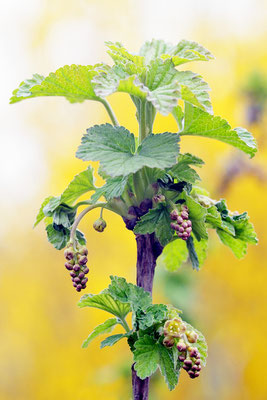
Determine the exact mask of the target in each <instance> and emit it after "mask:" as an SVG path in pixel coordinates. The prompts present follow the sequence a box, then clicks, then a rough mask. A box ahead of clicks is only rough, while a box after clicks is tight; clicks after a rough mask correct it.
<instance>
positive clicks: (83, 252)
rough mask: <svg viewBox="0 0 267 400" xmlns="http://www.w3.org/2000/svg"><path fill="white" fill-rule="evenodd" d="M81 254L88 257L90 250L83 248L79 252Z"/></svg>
mask: <svg viewBox="0 0 267 400" xmlns="http://www.w3.org/2000/svg"><path fill="white" fill-rule="evenodd" d="M79 254H81V256H87V254H88V250H87V248H86V247H85V246H83V247H82V248H81V249H80V250H79Z"/></svg>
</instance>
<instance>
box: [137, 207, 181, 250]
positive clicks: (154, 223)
mask: <svg viewBox="0 0 267 400" xmlns="http://www.w3.org/2000/svg"><path fill="white" fill-rule="evenodd" d="M170 224H171V218H170V213H169V211H168V209H167V208H166V207H165V206H164V205H162V204H159V205H158V206H157V207H156V208H152V209H151V210H149V212H148V213H147V214H145V215H143V216H142V217H141V218H140V220H139V221H138V222H137V224H136V226H135V228H134V232H135V233H139V234H141V235H144V234H146V233H153V232H155V233H156V236H157V238H158V239H159V241H160V243H161V244H162V246H166V244H167V243H169V241H170V240H171V239H172V236H173V231H172V230H171V228H170Z"/></svg>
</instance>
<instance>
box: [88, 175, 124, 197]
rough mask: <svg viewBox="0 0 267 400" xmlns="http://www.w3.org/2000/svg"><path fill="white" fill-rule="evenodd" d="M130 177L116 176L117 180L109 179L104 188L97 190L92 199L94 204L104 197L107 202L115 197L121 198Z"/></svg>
mask: <svg viewBox="0 0 267 400" xmlns="http://www.w3.org/2000/svg"><path fill="white" fill-rule="evenodd" d="M128 180H129V176H116V177H115V178H108V179H107V181H106V183H105V184H104V186H102V187H101V188H98V189H96V191H95V193H94V194H93V196H92V197H91V200H92V201H93V202H96V201H97V200H98V199H99V198H100V197H101V196H104V197H105V198H106V200H107V201H109V200H111V199H113V198H114V197H120V196H121V195H122V193H123V192H124V190H125V187H126V185H127V182H128Z"/></svg>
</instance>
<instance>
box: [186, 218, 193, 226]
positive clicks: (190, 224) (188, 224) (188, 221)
mask: <svg viewBox="0 0 267 400" xmlns="http://www.w3.org/2000/svg"><path fill="white" fill-rule="evenodd" d="M187 226H188V227H189V226H192V222H191V221H190V219H188V220H187Z"/></svg>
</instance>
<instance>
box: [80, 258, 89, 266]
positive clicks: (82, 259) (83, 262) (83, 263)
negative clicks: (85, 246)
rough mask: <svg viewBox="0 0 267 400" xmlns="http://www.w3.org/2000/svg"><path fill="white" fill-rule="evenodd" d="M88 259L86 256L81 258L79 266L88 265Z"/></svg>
mask: <svg viewBox="0 0 267 400" xmlns="http://www.w3.org/2000/svg"><path fill="white" fill-rule="evenodd" d="M87 261H88V259H87V257H86V256H81V257H79V260H78V263H79V265H85V264H86V263H87Z"/></svg>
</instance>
